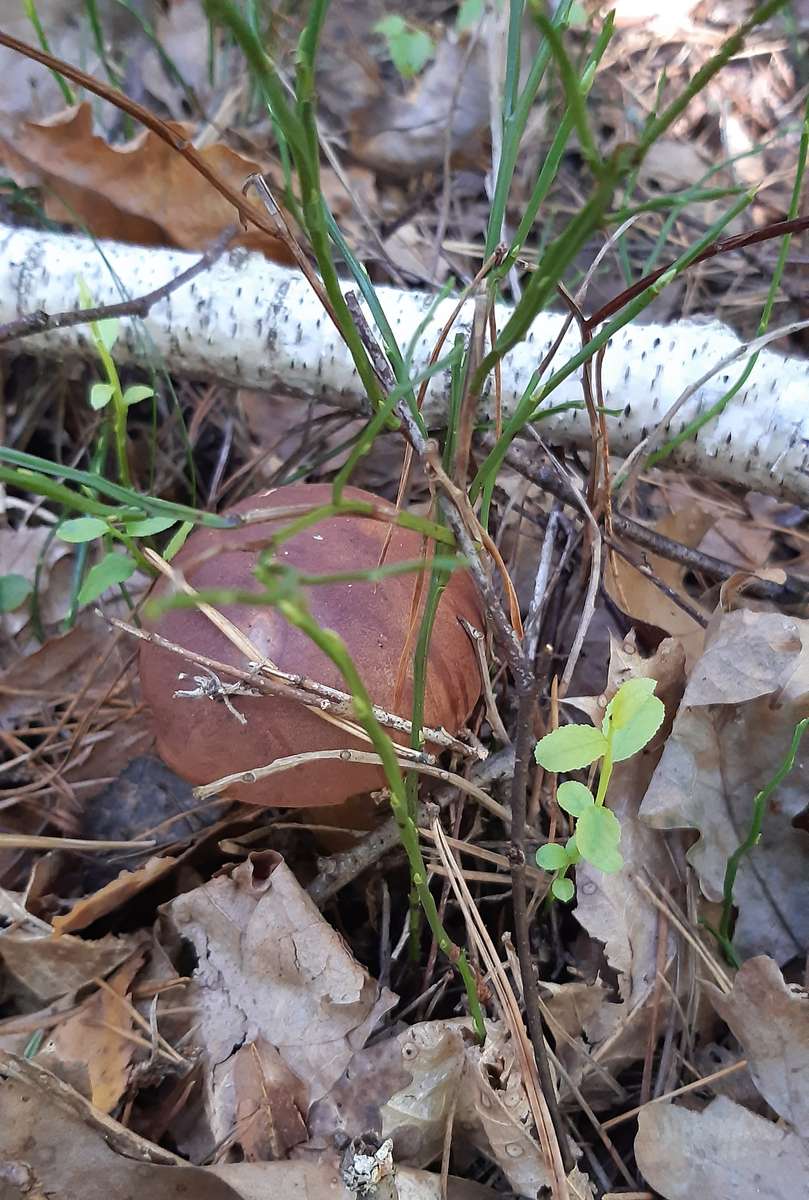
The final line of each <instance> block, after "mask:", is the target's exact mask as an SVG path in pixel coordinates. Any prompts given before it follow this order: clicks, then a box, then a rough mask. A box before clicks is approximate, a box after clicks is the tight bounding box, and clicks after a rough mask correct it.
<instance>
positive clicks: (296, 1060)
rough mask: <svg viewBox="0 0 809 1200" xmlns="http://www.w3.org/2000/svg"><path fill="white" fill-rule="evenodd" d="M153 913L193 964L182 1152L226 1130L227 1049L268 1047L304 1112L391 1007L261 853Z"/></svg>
mask: <svg viewBox="0 0 809 1200" xmlns="http://www.w3.org/2000/svg"><path fill="white" fill-rule="evenodd" d="M162 911H163V914H164V930H165V934H166V937H167V938H168V939H169V940H170V941H171V942H172V943H173V944H175V945H178V946H179V943H181V942H182V943H185V944H186V945H188V946H190V948H191V949H192V950H193V952H194V953H195V954H196V956H197V966H196V969H195V971H194V973H193V978H192V982H191V984H190V986H189V988H188V991H187V993H186V1003H187V1004H190V1005H193V1006H194V1008H195V1013H194V1027H195V1035H194V1037H195V1041H196V1044H197V1046H198V1048H199V1051H200V1058H201V1062H202V1064H203V1069H204V1106H205V1115H206V1117H207V1126H208V1128H207V1129H206V1128H205V1125H206V1122H205V1121H198V1122H197V1123H196V1128H195V1130H194V1132H193V1135H192V1137H193V1142H190V1143H188V1151H189V1153H193V1154H194V1155H197V1154H207V1153H210V1151H211V1149H212V1147H213V1145H214V1144H216V1142H217V1141H221V1138H222V1136H223V1135H224V1136H228V1135H230V1134H231V1133H232V1132H233V1130H232V1129H227V1130H225V1128H224V1126H225V1125H226V1124H228V1122H227V1120H226V1114H227V1113H228V1112H231V1111H232V1099H231V1097H230V1095H229V1094H228V1093H230V1092H231V1090H232V1070H233V1064H232V1062H231V1059H232V1056H233V1054H234V1052H235V1048H238V1047H239V1046H242V1045H243V1044H248V1043H250V1042H254V1041H259V1040H260V1041H261V1042H264V1043H266V1044H267V1045H268V1046H271V1047H274V1048H275V1049H276V1050H277V1052H278V1054H279V1056H280V1059H281V1062H282V1063H283V1064H284V1065H285V1066H286V1067H287V1068H288V1069H289V1071H290V1072H291V1073H292V1074H293V1075H294V1076H295V1077H296V1078H297V1079H298V1080H299V1081H300V1083H301V1086H302V1088H303V1096H302V1106H303V1107H302V1111H303V1112H306V1110H307V1109H308V1107H309V1105H311V1104H312V1103H313V1102H314V1101H316V1100H318V1099H320V1098H321V1097H323V1096H325V1095H326V1094H327V1093H328V1091H329V1089H330V1088H331V1087H332V1085H333V1084H334V1083H335V1082H336V1081H337V1080H338V1079H339V1078H340V1076H341V1075H342V1074H343V1072H344V1071H345V1069H346V1066H347V1065H348V1063H349V1061H350V1059H351V1056H352V1054H353V1053H354V1051H355V1050H358V1049H360V1048H361V1047H362V1046H364V1044H365V1041H366V1039H367V1038H368V1035H369V1034H370V1032H371V1031H372V1029H373V1028H374V1026H375V1025H376V1024H377V1022H378V1021H379V1019H380V1018H381V1017H382V1015H383V1014H384V1013H385V1012H386V1011H387V1009H388V1008H390V1007H391V1005H392V1004H393V1003H394V999H395V998H394V997H393V995H392V993H390V992H389V991H387V990H386V989H380V988H379V986H378V985H377V983H376V982H375V981H374V980H373V979H372V978H371V977H370V976H369V974H368V972H367V971H366V970H365V969H364V968H363V967H361V966H360V965H359V964H358V963H357V962H356V960H355V959H354V958H353V956H352V955H351V953H350V951H349V949H348V947H347V946H346V945H345V943H344V941H343V939H342V938H341V937H340V935H339V934H338V933H336V932H335V931H334V930H333V929H332V928H331V927H330V926H329V925H328V924H327V922H326V921H325V920H324V918H323V917H322V915H321V914H320V912H319V911H318V909H317V908H316V906H315V904H314V903H313V902H312V900H310V898H309V897H308V896H307V894H306V892H305V891H304V890H303V889H302V888H301V886H300V884H299V883H298V882H297V880H296V879H295V877H294V875H293V874H292V872H291V871H290V870H289V868H288V867H287V866H286V864H285V863H284V861H283V860H282V859H281V857H280V855H278V854H275V853H274V852H272V851H267V852H266V853H262V854H252V855H250V857H249V859H248V860H247V861H246V862H244V863H241V864H240V865H239V866H237V867H235V868H229V869H226V870H224V871H222V872H220V873H219V874H218V875H216V876H215V877H214V878H213V879H211V880H209V881H208V882H207V883H205V884H204V885H203V886H202V887H198V888H196V889H195V890H194V891H192V892H187V893H186V894H185V895H181V896H178V897H177V898H176V899H175V900H172V901H171V902H170V903H169V904H167V905H166V906H165V907H164V909H163V910H162ZM231 1124H232V1122H231Z"/></svg>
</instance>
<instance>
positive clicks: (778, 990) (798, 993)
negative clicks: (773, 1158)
mask: <svg viewBox="0 0 809 1200" xmlns="http://www.w3.org/2000/svg"><path fill="white" fill-rule="evenodd" d="M708 994H709V996H710V998H711V1003H712V1004H713V1006H714V1008H715V1009H716V1011H717V1012H718V1013H719V1016H720V1017H721V1018H722V1020H723V1021H725V1022H726V1023H727V1024H728V1025H729V1026H730V1029H731V1031H732V1033H733V1035H734V1036H735V1037H736V1038H737V1039H738V1041H739V1042H740V1043H741V1046H742V1050H743V1052H744V1056H745V1058H746V1059H747V1061H748V1063H749V1069H750V1074H751V1075H752V1077H753V1081H754V1083H755V1085H756V1087H757V1088H758V1090H759V1092H760V1093H761V1095H762V1096H763V1097H764V1099H765V1100H766V1101H767V1103H768V1104H769V1105H770V1106H771V1107H772V1108H774V1109H775V1111H776V1112H777V1113H778V1115H779V1117H782V1118H783V1119H784V1120H785V1121H787V1122H789V1124H790V1125H791V1126H792V1128H793V1129H794V1130H795V1132H796V1133H797V1134H799V1135H800V1136H801V1137H802V1138H804V1139H805V1140H807V1141H809V996H807V994H806V992H805V991H804V990H803V989H802V988H797V987H790V986H789V984H787V983H786V982H785V981H784V978H783V976H782V974H781V972H780V971H779V970H778V967H777V965H776V964H775V963H774V962H773V960H772V959H771V958H766V957H765V956H763V955H762V956H761V957H759V958H751V959H748V961H747V962H746V963H744V964H743V965H742V967H741V969H740V970H739V972H738V974H737V975H736V978H735V979H734V981H733V989H732V991H731V992H729V993H728V994H727V995H726V996H725V995H722V994H721V993H720V992H719V991H718V990H717V989H716V988H714V987H712V986H711V985H708Z"/></svg>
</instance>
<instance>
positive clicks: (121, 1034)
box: [37, 950, 146, 1113]
mask: <svg viewBox="0 0 809 1200" xmlns="http://www.w3.org/2000/svg"><path fill="white" fill-rule="evenodd" d="M145 957H146V952H145V950H141V951H139V952H138V953H136V954H133V955H132V956H131V957H130V959H129V961H128V962H126V963H124V964H123V965H122V966H120V967H119V968H118V970H117V971H116V972H115V973H114V974H113V975H112V976H110V978H109V980H108V981H107V982H108V986H109V988H110V989H111V991H108V990H107V989H106V988H99V989H98V991H96V992H95V993H94V995H92V996H89V997H88V998H87V1000H85V1001H84V1003H83V1004H82V1006H81V1008H80V1009H79V1011H78V1012H77V1013H75V1014H74V1015H73V1016H72V1017H68V1019H67V1020H66V1021H63V1022H62V1024H61V1025H57V1027H56V1029H54V1031H53V1032H52V1034H51V1036H50V1037H49V1038H48V1039H47V1040H46V1041H45V1042H44V1043H43V1045H42V1048H41V1050H40V1051H39V1053H38V1055H37V1061H38V1062H39V1063H40V1065H41V1066H43V1067H45V1068H46V1069H47V1070H49V1071H53V1073H54V1074H55V1075H58V1076H59V1077H60V1078H62V1079H64V1080H65V1081H66V1082H68V1083H71V1084H72V1085H73V1086H74V1087H75V1088H76V1090H77V1091H79V1092H81V1093H82V1095H85V1096H87V1098H88V1100H90V1101H91V1103H92V1104H93V1105H94V1107H95V1108H97V1109H99V1110H100V1111H101V1112H104V1113H111V1112H112V1111H113V1109H114V1108H115V1107H116V1106H117V1104H118V1102H119V1100H120V1099H121V1097H122V1096H123V1094H124V1092H125V1091H126V1088H127V1085H128V1083H129V1074H130V1066H131V1063H132V1059H133V1058H134V1056H135V1054H136V1053H137V1051H138V1047H137V1045H136V1044H135V1042H134V1041H132V1039H131V1038H128V1037H127V1036H126V1035H127V1034H128V1033H130V1032H131V1030H132V1028H133V1021H132V1017H131V1015H130V1012H129V1010H128V1008H127V1006H126V1005H125V1004H123V1003H122V998H123V997H124V996H126V995H127V994H128V992H129V990H130V988H131V986H132V981H133V979H134V978H135V976H136V975H137V973H138V971H139V970H140V968H141V967H142V966H143V962H144V959H145ZM113 993H114V994H113Z"/></svg>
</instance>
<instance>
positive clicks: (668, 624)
mask: <svg viewBox="0 0 809 1200" xmlns="http://www.w3.org/2000/svg"><path fill="white" fill-rule="evenodd" d="M711 523H712V518H711V516H710V515H709V514H708V513H706V512H705V511H704V509H702V508H700V507H699V506H697V505H696V504H689V505H684V506H683V507H682V508H680V509H678V510H677V511H676V512H673V513H667V514H666V515H665V516H663V517H661V518H660V520H659V521H656V522H655V525H654V530H655V532H656V533H660V534H663V535H664V536H665V537H669V538H673V539H674V540H675V541H678V542H682V544H683V545H684V546H689V547H691V548H695V547H696V546H697V545H698V544H699V542H700V540H701V539H702V538H703V536H704V534H705V533H706V531H707V530H708V529H709V528H710V526H711ZM636 553H637V551H635V550H633V556H635V555H636ZM643 557H644V561H645V562H646V563H647V564H648V566H649V567H650V568H651V570H652V571H653V573H654V574H655V575H656V576H657V578H658V579H659V580H660V581H661V582H662V583H664V584H666V586H667V587H669V588H671V590H672V591H673V592H674V593H675V594H677V595H679V596H682V597H683V599H684V600H686V601H687V603H688V604H689V605H691V607H692V608H696V609H702V606H701V605H700V603H699V601H698V600H695V599H694V597H693V596H689V595H688V594H687V593H686V590H685V587H684V586H683V580H684V579H685V576H686V574H687V571H688V568H687V567H684V566H681V565H680V564H679V563H674V562H670V561H669V560H668V559H665V558H661V557H660V556H659V555H657V554H651V553H649V552H645V553H644V556H643ZM604 586H605V587H606V589H607V593H608V595H609V596H610V598H611V599H612V600H613V601H614V602H615V603H616V604H617V605H618V607H619V608H620V609H622V611H623V612H625V613H627V614H628V615H629V616H630V617H632V618H633V619H634V620H636V621H643V622H645V623H646V624H647V625H656V626H657V627H658V628H659V629H662V630H664V631H665V632H666V633H668V634H670V635H671V636H672V637H678V638H679V639H680V640H681V641H682V644H683V646H684V648H685V650H686V655H687V657H688V660H689V661H693V660H694V659H695V658H696V657H697V656H698V655H699V653H700V651H701V649H702V643H703V641H704V630H703V627H702V626H701V625H700V624H699V622H698V621H697V620H695V619H694V617H692V616H690V615H689V614H688V613H687V612H685V610H684V609H682V608H681V607H680V606H679V605H678V604H675V602H674V601H673V600H672V599H670V598H669V597H668V596H667V595H666V594H665V593H664V592H662V591H661V590H660V588H659V587H656V586H655V584H654V583H653V582H652V581H651V580H650V579H649V578H648V577H647V576H645V575H643V574H642V573H641V572H640V571H638V570H636V569H635V567H633V566H632V564H631V563H629V562H627V561H626V559H624V558H621V556H620V555H619V554H609V555H608V556H607V566H606V569H605V571H604ZM703 611H704V610H703Z"/></svg>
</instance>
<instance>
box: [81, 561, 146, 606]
mask: <svg viewBox="0 0 809 1200" xmlns="http://www.w3.org/2000/svg"><path fill="white" fill-rule="evenodd" d="M136 569H137V563H136V562H135V560H134V559H133V558H130V557H129V555H128V554H116V553H115V551H112V553H110V554H106V555H105V556H104V558H102V559H101V562H98V563H96V565H95V566H94V567H91V568H90V570H89V571H88V572H87V578H86V579H85V581H84V583H83V584H82V585H81V589H80V590H79V604H92V602H93V601H94V600H97V599H98V597H99V596H100V595H101V593H102V592H106V590H107V588H109V587H112V586H113V585H114V584H116V583H126V581H127V579H129V578H130V576H132V575H134V573H135V571H136Z"/></svg>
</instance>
